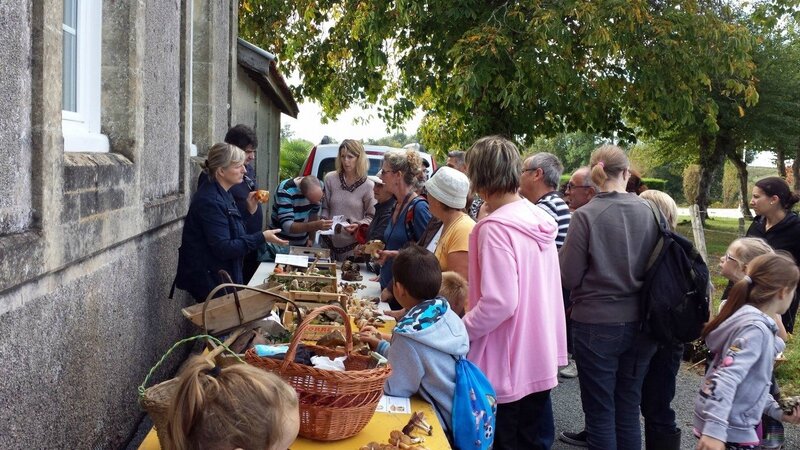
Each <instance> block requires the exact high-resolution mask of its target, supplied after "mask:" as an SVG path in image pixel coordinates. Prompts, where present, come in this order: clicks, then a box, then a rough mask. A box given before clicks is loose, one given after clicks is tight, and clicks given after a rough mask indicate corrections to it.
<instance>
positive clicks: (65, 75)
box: [61, 32, 78, 112]
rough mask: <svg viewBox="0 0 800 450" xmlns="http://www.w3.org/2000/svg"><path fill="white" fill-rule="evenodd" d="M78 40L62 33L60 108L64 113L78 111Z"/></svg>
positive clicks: (71, 35) (73, 36)
mask: <svg viewBox="0 0 800 450" xmlns="http://www.w3.org/2000/svg"><path fill="white" fill-rule="evenodd" d="M77 62H78V39H77V37H76V36H75V35H73V34H70V33H67V32H64V66H63V68H62V71H61V74H62V77H61V82H62V84H63V85H62V86H63V87H62V91H63V95H62V102H63V105H62V108H63V109H64V110H65V111H75V112H77V111H78V95H77V94H78V92H77V91H78V89H77V87H78V64H77Z"/></svg>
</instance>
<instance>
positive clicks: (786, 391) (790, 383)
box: [775, 338, 800, 397]
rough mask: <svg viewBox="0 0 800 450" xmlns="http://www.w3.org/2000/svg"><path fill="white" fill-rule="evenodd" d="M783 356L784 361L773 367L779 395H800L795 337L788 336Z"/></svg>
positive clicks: (799, 353) (798, 350) (799, 347)
mask: <svg viewBox="0 0 800 450" xmlns="http://www.w3.org/2000/svg"><path fill="white" fill-rule="evenodd" d="M783 356H784V358H786V361H784V362H783V364H781V365H780V366H778V368H777V369H775V378H776V379H777V380H778V386H780V388H781V395H784V396H787V397H790V396H793V395H800V344H798V339H797V338H789V342H787V343H786V350H785V351H784V352H783Z"/></svg>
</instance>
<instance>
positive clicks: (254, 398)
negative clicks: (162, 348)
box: [165, 356, 300, 450]
mask: <svg viewBox="0 0 800 450" xmlns="http://www.w3.org/2000/svg"><path fill="white" fill-rule="evenodd" d="M178 380H179V381H178V390H177V394H176V395H175V401H174V402H173V403H172V406H171V407H170V414H169V417H170V421H169V423H168V426H167V436H168V442H167V443H166V445H165V449H166V450H199V449H256V450H261V449H265V450H285V449H287V448H289V446H290V445H291V444H292V442H294V440H295V438H297V432H298V430H299V428H300V413H299V410H298V403H297V393H296V392H295V391H294V389H292V387H291V386H289V385H288V384H286V382H284V381H283V380H281V379H280V378H279V377H278V376H277V375H275V374H272V373H269V372H266V371H264V370H261V369H258V368H255V367H253V366H249V365H246V364H234V365H230V366H228V367H225V368H219V367H212V366H211V365H209V363H208V362H207V361H206V360H205V358H204V357H203V356H196V357H194V359H192V360H190V361H189V362H187V363H186V366H185V368H184V369H183V371H182V372H181V374H180V375H179V376H178Z"/></svg>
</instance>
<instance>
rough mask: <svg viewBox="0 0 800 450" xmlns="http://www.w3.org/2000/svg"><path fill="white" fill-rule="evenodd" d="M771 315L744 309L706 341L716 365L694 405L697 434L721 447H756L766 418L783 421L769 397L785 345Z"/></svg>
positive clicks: (724, 323) (753, 309)
mask: <svg viewBox="0 0 800 450" xmlns="http://www.w3.org/2000/svg"><path fill="white" fill-rule="evenodd" d="M777 332H778V327H777V325H776V324H775V321H774V320H772V318H770V317H769V316H767V315H766V314H764V313H763V312H761V311H760V310H758V309H757V308H755V307H753V306H752V305H744V306H742V307H741V308H739V310H738V311H736V312H735V313H733V315H732V316H731V317H730V318H728V320H726V321H725V322H723V323H722V324H721V325H720V326H719V327H718V328H717V329H715V330H714V331H712V332H711V333H709V334H708V336H707V337H706V345H708V349H709V350H711V352H712V353H713V354H714V361H713V362H712V364H711V367H710V368H709V369H708V371H707V372H706V376H705V378H704V379H703V384H702V385H701V387H700V392H699V393H698V395H697V397H696V398H695V402H694V428H695V431H696V432H697V433H700V434H703V435H707V436H711V437H713V438H715V439H719V440H720V441H723V442H730V443H738V444H744V443H757V442H758V436H757V435H756V430H755V428H756V425H758V422H759V421H761V415H762V413H763V414H765V415H768V416H770V417H772V418H773V419H775V420H781V417H782V415H783V412H782V411H781V409H780V406H778V402H776V401H775V399H773V398H772V396H771V395H769V387H770V384H771V382H770V380H771V376H772V368H773V363H774V361H775V356H776V355H777V354H778V353H779V352H782V351H783V349H784V347H785V344H784V343H783V340H782V339H781V338H779V337H777V336H776V333H777Z"/></svg>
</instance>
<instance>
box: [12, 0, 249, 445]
mask: <svg viewBox="0 0 800 450" xmlns="http://www.w3.org/2000/svg"><path fill="white" fill-rule="evenodd" d="M102 3H103V29H102V36H103V37H102V50H103V51H102V69H101V79H102V94H101V132H102V133H103V134H105V135H106V136H108V140H109V144H110V152H108V153H65V152H64V147H63V138H62V131H61V98H62V93H61V89H62V86H61V64H62V58H61V52H62V39H63V38H62V31H61V28H62V27H61V23H62V20H63V18H62V9H63V8H62V6H63V2H62V1H60V0H21V1H2V0H0V35H2V36H3V39H2V40H0V58H2V61H3V64H2V65H0V78H1V79H3V80H4V81H3V83H0V98H3V99H4V100H5V102H4V111H3V114H0V335H1V336H2V339H0V361H2V364H0V379H2V380H3V382H2V383H0V411H2V414H0V448H118V447H120V446H122V445H124V444H125V443H126V441H127V440H128V439H129V438H130V435H131V433H132V432H133V431H134V430H135V428H136V426H137V424H138V423H139V421H140V420H141V418H142V417H143V413H142V412H141V411H140V410H139V409H138V407H137V393H136V387H137V386H138V385H139V383H141V382H142V380H143V379H144V377H145V375H146V373H147V371H148V370H149V369H150V367H151V366H152V365H153V364H154V363H155V362H156V361H157V360H158V358H159V357H160V356H161V355H162V354H163V353H164V352H165V351H166V350H167V349H168V348H169V347H170V346H171V345H172V344H173V343H174V342H175V341H177V340H178V339H180V338H182V337H184V336H186V335H189V334H192V333H194V332H195V330H194V329H192V328H191V327H189V326H188V322H187V321H186V320H184V319H183V317H182V316H181V314H180V309H181V308H182V307H184V306H186V305H189V304H191V303H193V301H192V300H191V299H190V298H188V296H186V295H184V294H183V293H182V292H180V291H176V297H175V299H173V300H168V299H167V296H168V293H169V288H170V286H171V283H172V279H173V276H174V273H175V268H176V265H177V249H178V246H179V245H180V238H181V231H182V226H183V217H184V216H185V214H186V211H187V209H188V204H189V196H190V193H191V191H192V187H193V185H194V180H196V173H197V172H196V168H194V167H193V165H192V164H193V163H192V162H191V159H190V156H189V154H190V153H189V152H190V150H189V148H190V145H191V143H192V142H196V143H197V144H198V147H199V148H207V144H208V143H209V142H212V141H217V140H222V137H223V136H224V132H225V130H226V129H227V127H228V126H229V125H230V122H229V113H228V105H229V103H230V94H229V92H230V89H231V87H230V86H231V83H232V81H231V78H230V61H231V55H230V54H229V50H230V48H231V43H230V36H231V33H232V30H230V26H231V24H234V25H235V20H233V21H232V20H231V17H235V14H236V8H237V6H236V4H237V2H235V1H231V0H204V1H201V0H177V1H174V0H173V1H161V0H142V1H136V2H117V1H111V0H104V1H103V2H102ZM11 17H13V18H14V20H5V19H6V18H11ZM212 30H213V36H209V33H211V32H212ZM234 34H235V33H234ZM191 59H195V60H196V61H199V65H201V66H202V69H203V70H202V72H203V77H202V78H200V79H198V78H196V77H195V78H194V80H195V82H191V79H192V77H191V76H190V75H193V74H194V75H196V74H197V73H198V72H199V69H198V68H197V66H192V65H189V64H188V62H189V61H190V60H191ZM234 60H235V56H234ZM212 91H213V92H212ZM192 97H193V98H194V99H193V100H192ZM198 124H199V126H198ZM193 125H194V126H193ZM193 129H194V131H192V130H193ZM185 354H186V352H185V351H182V352H179V353H178V354H177V355H176V356H175V357H174V358H172V359H171V360H170V361H168V364H167V365H166V366H165V367H163V368H162V369H161V370H159V372H158V373H157V376H156V381H158V380H163V379H165V378H166V377H169V376H171V375H172V374H173V372H174V370H175V368H176V367H177V365H178V364H179V363H180V362H181V356H183V355H185Z"/></svg>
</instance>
